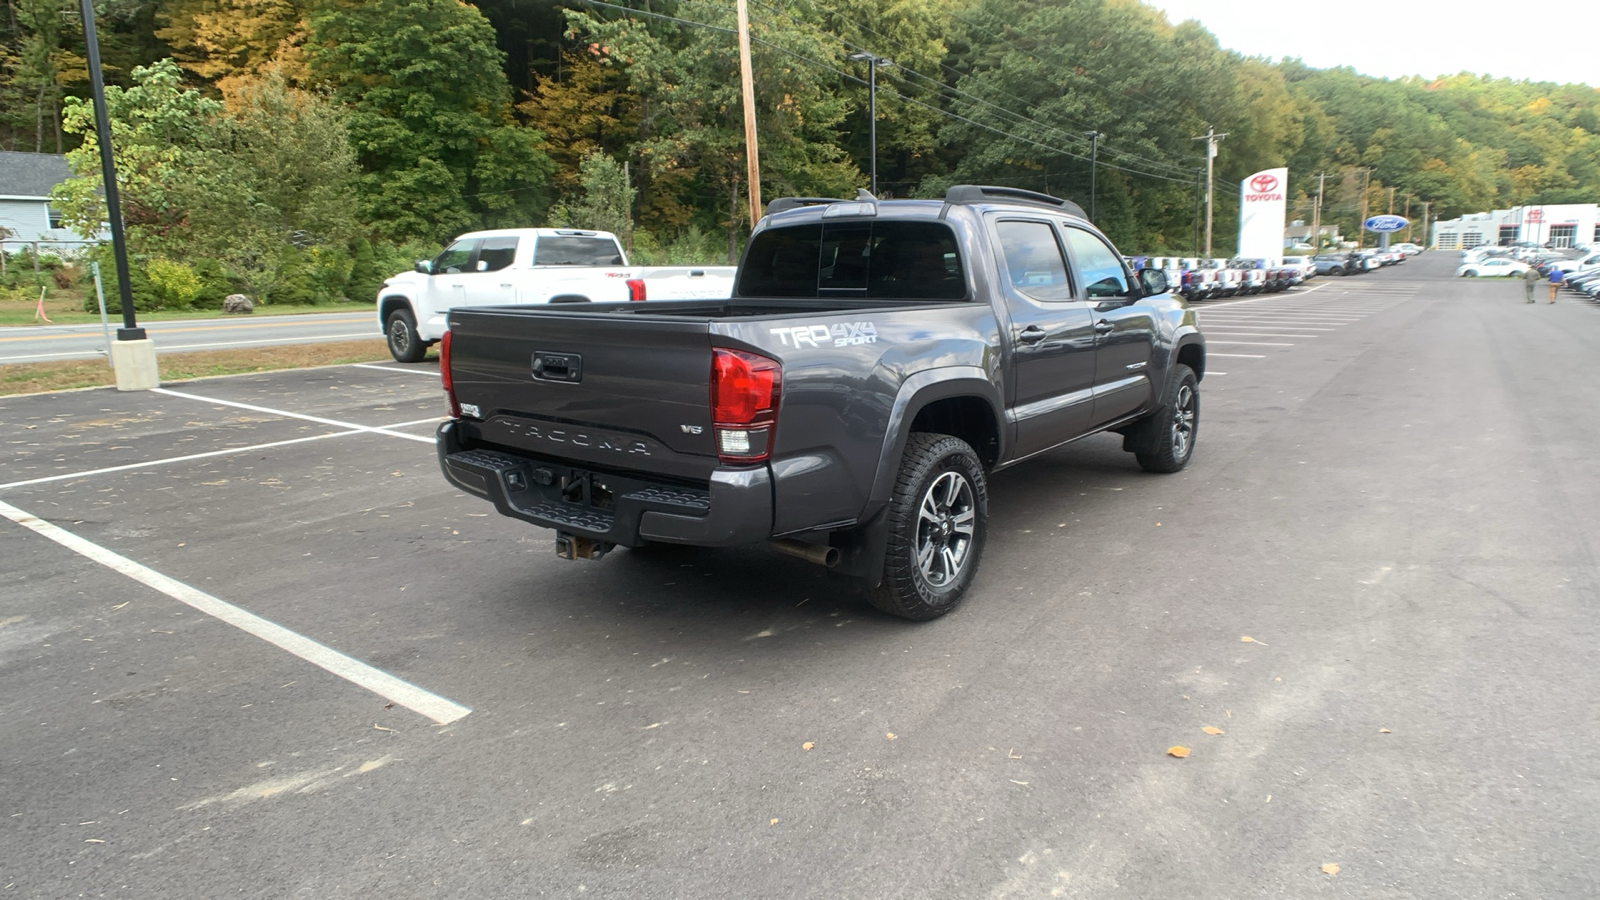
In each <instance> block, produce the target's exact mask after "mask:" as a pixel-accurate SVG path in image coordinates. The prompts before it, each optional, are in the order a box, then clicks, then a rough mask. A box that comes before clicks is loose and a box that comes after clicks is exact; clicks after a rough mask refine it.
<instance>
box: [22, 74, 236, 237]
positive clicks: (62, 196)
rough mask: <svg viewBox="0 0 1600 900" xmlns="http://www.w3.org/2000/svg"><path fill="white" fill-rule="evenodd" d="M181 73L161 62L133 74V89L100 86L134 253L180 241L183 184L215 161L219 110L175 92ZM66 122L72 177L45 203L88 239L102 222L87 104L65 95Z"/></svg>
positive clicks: (185, 208)
mask: <svg viewBox="0 0 1600 900" xmlns="http://www.w3.org/2000/svg"><path fill="white" fill-rule="evenodd" d="M180 75H181V72H180V71H179V69H178V66H177V64H176V63H174V62H173V61H172V60H170V59H167V60H162V61H160V62H157V63H155V64H153V65H150V66H142V67H139V68H136V69H134V70H133V82H134V83H133V86H132V87H128V88H121V87H117V86H115V85H108V86H107V87H106V110H107V113H108V115H109V118H110V119H111V142H112V147H113V149H114V151H115V158H116V165H117V182H118V184H117V186H118V192H119V194H120V196H121V201H122V218H123V221H124V222H125V223H126V224H127V226H128V237H129V244H130V246H132V247H133V248H134V250H135V252H157V251H161V250H163V249H165V250H169V251H170V250H172V249H173V248H175V247H179V246H181V245H182V244H183V242H184V240H185V238H186V235H185V231H186V229H187V228H188V225H189V216H190V212H191V208H190V206H189V203H191V202H192V201H193V199H194V192H193V190H192V188H191V186H190V185H191V183H192V182H194V181H196V180H205V179H206V178H207V173H210V172H212V171H214V170H215V167H216V164H217V162H216V160H215V159H214V155H215V153H216V140H215V129H216V127H217V123H218V120H219V119H220V117H221V116H222V112H223V106H222V104H221V103H219V102H217V101H215V100H211V99H208V98H206V97H203V96H201V95H200V93H199V92H197V91H193V90H185V89H183V88H182V87H180V85H179V77H180ZM65 118H66V125H65V127H66V130H67V131H69V132H71V133H73V134H75V135H79V136H80V137H81V138H82V140H83V143H82V145H80V146H79V147H78V148H77V149H75V150H73V151H71V152H69V153H68V154H67V164H68V165H69V166H71V168H72V171H73V172H74V173H75V175H76V177H74V178H69V179H67V180H66V181H64V182H62V183H61V184H59V185H57V186H56V188H55V191H54V194H53V196H52V198H51V205H52V206H54V207H55V208H56V209H58V210H60V211H61V214H62V221H63V222H64V223H65V224H66V225H67V227H69V228H71V229H73V230H74V231H77V232H78V233H79V234H81V235H83V236H84V237H87V238H92V237H94V236H95V235H97V234H98V233H99V232H100V230H101V227H102V223H104V222H105V219H106V212H105V203H104V201H102V200H101V197H100V194H101V190H102V183H101V179H100V150H99V142H98V141H97V140H96V139H95V126H94V107H93V105H92V104H90V103H89V102H87V101H84V100H80V99H78V98H76V97H72V98H68V99H67V102H66V114H65Z"/></svg>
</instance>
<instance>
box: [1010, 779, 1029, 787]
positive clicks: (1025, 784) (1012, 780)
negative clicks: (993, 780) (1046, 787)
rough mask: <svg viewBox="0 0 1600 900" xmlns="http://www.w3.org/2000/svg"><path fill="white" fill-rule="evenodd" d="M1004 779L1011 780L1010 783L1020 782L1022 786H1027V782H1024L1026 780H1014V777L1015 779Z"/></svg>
mask: <svg viewBox="0 0 1600 900" xmlns="http://www.w3.org/2000/svg"><path fill="white" fill-rule="evenodd" d="M1006 780H1007V781H1010V782H1011V783H1012V784H1020V785H1022V786H1023V787H1027V786H1028V783H1027V782H1026V781H1018V780H1016V779H1015V778H1008V779H1006Z"/></svg>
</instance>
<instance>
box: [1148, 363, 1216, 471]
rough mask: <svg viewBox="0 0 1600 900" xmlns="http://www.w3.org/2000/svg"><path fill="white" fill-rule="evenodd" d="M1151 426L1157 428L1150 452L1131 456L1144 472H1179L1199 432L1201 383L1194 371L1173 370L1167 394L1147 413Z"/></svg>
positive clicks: (1181, 368)
mask: <svg viewBox="0 0 1600 900" xmlns="http://www.w3.org/2000/svg"><path fill="white" fill-rule="evenodd" d="M1150 423H1151V426H1152V427H1154V428H1155V429H1157V431H1156V434H1155V440H1154V442H1153V447H1152V449H1150V450H1143V451H1138V452H1136V453H1134V458H1135V459H1137V460H1139V465H1140V467H1142V468H1143V469H1144V470H1145V471H1147V472H1161V473H1171V472H1177V471H1180V470H1182V469H1183V467H1184V466H1187V465H1188V464H1189V459H1190V457H1192V456H1194V441H1195V438H1196V437H1197V436H1198V435H1199V431H1200V380H1199V379H1198V378H1196V377H1195V374H1194V370H1193V369H1191V368H1189V367H1188V366H1186V365H1183V364H1182V363H1179V364H1178V365H1175V366H1173V367H1172V375H1171V377H1170V378H1169V379H1168V384H1167V394H1166V396H1165V397H1163V398H1162V403H1161V406H1160V407H1159V408H1157V409H1156V411H1155V412H1153V413H1151V414H1150Z"/></svg>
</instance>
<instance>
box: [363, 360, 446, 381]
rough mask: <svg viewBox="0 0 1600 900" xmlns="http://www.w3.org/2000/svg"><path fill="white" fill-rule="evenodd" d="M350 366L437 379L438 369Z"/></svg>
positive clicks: (368, 365) (366, 365) (368, 364)
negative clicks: (429, 376)
mask: <svg viewBox="0 0 1600 900" xmlns="http://www.w3.org/2000/svg"><path fill="white" fill-rule="evenodd" d="M350 366H351V368H355V369H376V370H377V371H379V372H400V373H402V374H405V375H432V376H433V377H434V378H438V377H439V370H438V369H432V368H427V367H423V368H420V369H416V368H412V369H402V368H400V367H399V366H375V365H373V364H372V363H351V364H350Z"/></svg>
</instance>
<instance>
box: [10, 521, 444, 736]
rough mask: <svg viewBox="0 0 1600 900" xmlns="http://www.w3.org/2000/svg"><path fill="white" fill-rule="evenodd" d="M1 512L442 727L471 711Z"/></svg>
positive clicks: (71, 537) (65, 534) (47, 526)
mask: <svg viewBox="0 0 1600 900" xmlns="http://www.w3.org/2000/svg"><path fill="white" fill-rule="evenodd" d="M0 515H3V516H5V517H6V518H8V519H10V520H11V521H13V522H15V523H17V524H18V525H21V526H22V527H24V528H28V529H31V530H32V531H34V532H36V533H38V534H40V535H43V536H44V537H47V538H49V539H50V540H52V541H55V542H56V543H58V544H60V545H61V546H63V547H66V548H67V549H68V550H71V551H72V552H74V553H77V554H79V555H80V556H84V557H87V558H88V559H91V560H93V561H94V562H97V563H99V564H100V565H103V566H105V567H106V568H108V569H111V570H112V571H115V572H120V573H121V574H123V575H126V576H127V577H129V578H131V579H133V580H134V581H137V582H139V583H140V584H143V585H145V586H147V587H150V588H152V589H154V590H157V591H160V592H161V593H163V594H166V595H167V596H168V597H171V598H172V599H174V600H177V601H178V602H180V603H185V604H187V605H189V606H191V607H193V608H195V609H197V610H199V611H200V612H203V613H205V614H206V615H208V616H212V617H213V618H216V619H218V620H220V621H223V622H226V623H228V624H229V625H232V626H233V627H235V628H238V629H239V630H241V631H244V632H247V633H249V634H253V635H255V636H256V637H258V638H261V639H262V640H264V641H266V642H267V643H269V644H272V645H273V646H275V647H278V648H280V649H282V650H287V651H288V652H290V653H293V654H294V655H295V656H298V657H300V658H301V659H303V660H305V661H306V662H308V663H311V664H312V665H314V666H317V667H319V668H322V669H325V670H327V671H328V672H331V673H333V674H334V675H337V676H339V677H340V678H343V679H344V680H346V681H348V682H350V683H351V684H354V685H356V686H358V687H363V688H366V689H367V690H369V691H371V692H373V693H374V694H377V695H378V696H380V697H383V698H384V699H386V700H389V701H392V702H394V703H398V704H400V705H401V706H404V707H405V708H406V709H409V710H411V711H412V712H415V713H418V714H419V715H423V716H427V717H428V718H430V719H432V720H433V721H435V722H438V723H439V724H441V725H444V724H448V723H450V722H454V721H456V720H457V719H460V718H462V717H463V716H466V715H467V714H468V713H470V712H472V710H471V708H469V707H466V706H462V705H461V704H459V703H456V702H455V701H453V700H446V699H445V698H443V697H441V696H439V695H438V694H435V693H432V692H430V691H425V690H423V689H422V688H419V687H417V686H416V685H414V684H412V683H410V682H408V681H403V680H401V679H399V678H396V677H394V676H393V675H390V674H389V673H388V672H384V671H382V670H380V669H375V668H373V667H372V666H369V665H367V664H366V663H364V662H362V661H360V660H358V659H355V658H353V657H350V656H346V655H345V654H343V653H340V652H339V651H337V650H334V649H333V648H331V647H328V646H326V645H324V644H319V643H317V642H316V641H314V640H312V639H310V638H308V637H305V636H304V635H301V634H298V633H296V632H293V631H290V630H289V629H287V628H285V627H283V626H282V625H279V624H277V623H276V622H271V621H268V620H267V619H263V618H261V617H260V616H258V615H256V614H255V613H252V612H247V611H245V610H243V609H240V608H239V607H237V606H234V605H233V604H232V603H228V602H226V601H223V600H219V599H217V598H216V597H213V596H211V595H210V594H208V593H206V592H205V591H202V590H199V589H198V588H194V587H190V586H189V585H187V584H184V583H183V582H181V581H178V580H177V579H174V578H169V577H167V576H166V575H163V574H161V573H160V572H157V571H156V570H155V569H152V568H150V567H149V566H145V565H141V564H139V563H136V562H134V561H133V560H131V559H128V558H127V557H126V556H123V555H121V554H120V553H116V552H114V551H112V550H108V549H106V548H105V547H102V546H100V545H99V544H96V543H94V542H92V541H88V540H85V539H84V538H81V537H79V536H77V535H75V534H73V533H72V532H70V531H67V530H66V529H64V528H61V527H59V526H57V525H52V524H51V523H49V522H46V521H44V520H43V519H40V518H37V517H35V516H33V515H30V514H28V513H26V512H23V511H22V510H20V509H18V508H16V507H15V506H12V505H10V504H8V503H0Z"/></svg>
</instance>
